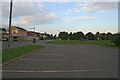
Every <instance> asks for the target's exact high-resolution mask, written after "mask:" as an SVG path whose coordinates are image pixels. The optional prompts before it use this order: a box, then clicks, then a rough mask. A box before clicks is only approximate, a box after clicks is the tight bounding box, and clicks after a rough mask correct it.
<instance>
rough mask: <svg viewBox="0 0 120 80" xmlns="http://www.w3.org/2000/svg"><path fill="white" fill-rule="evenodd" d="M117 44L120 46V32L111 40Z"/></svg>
mask: <svg viewBox="0 0 120 80" xmlns="http://www.w3.org/2000/svg"><path fill="white" fill-rule="evenodd" d="M111 41H112V42H113V43H114V44H115V45H116V46H120V33H118V34H114V35H113V38H112V40H111Z"/></svg>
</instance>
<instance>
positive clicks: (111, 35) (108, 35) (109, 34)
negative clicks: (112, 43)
mask: <svg viewBox="0 0 120 80" xmlns="http://www.w3.org/2000/svg"><path fill="white" fill-rule="evenodd" d="M112 37H113V34H112V33H110V32H108V33H107V40H111V39H112Z"/></svg>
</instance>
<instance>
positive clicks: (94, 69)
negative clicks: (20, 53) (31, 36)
mask: <svg viewBox="0 0 120 80" xmlns="http://www.w3.org/2000/svg"><path fill="white" fill-rule="evenodd" d="M45 42H46V41H39V42H37V43H36V44H38V45H44V46H45V48H42V49H40V50H39V51H38V52H36V53H32V54H30V55H28V56H26V57H23V58H21V59H18V60H15V61H13V62H11V63H9V64H6V65H3V67H2V68H3V73H2V75H3V78H117V77H118V49H116V48H110V47H104V46H98V45H64V44H46V43H45ZM15 44H16V45H17V44H19V43H15ZM15 44H13V45H15ZM24 44H26V45H27V44H30V42H25V43H24ZM3 45H4V44H3Z"/></svg>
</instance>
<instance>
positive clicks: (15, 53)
mask: <svg viewBox="0 0 120 80" xmlns="http://www.w3.org/2000/svg"><path fill="white" fill-rule="evenodd" d="M42 47H44V46H40V45H27V46H21V47H16V48H12V49H11V50H7V49H6V50H2V63H4V62H7V61H9V60H12V59H14V58H16V57H19V56H22V55H24V54H27V53H29V52H31V51H34V50H37V49H40V48H42Z"/></svg>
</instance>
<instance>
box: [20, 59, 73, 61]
mask: <svg viewBox="0 0 120 80" xmlns="http://www.w3.org/2000/svg"><path fill="white" fill-rule="evenodd" d="M19 60H22V61H74V60H73V59H19Z"/></svg>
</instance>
